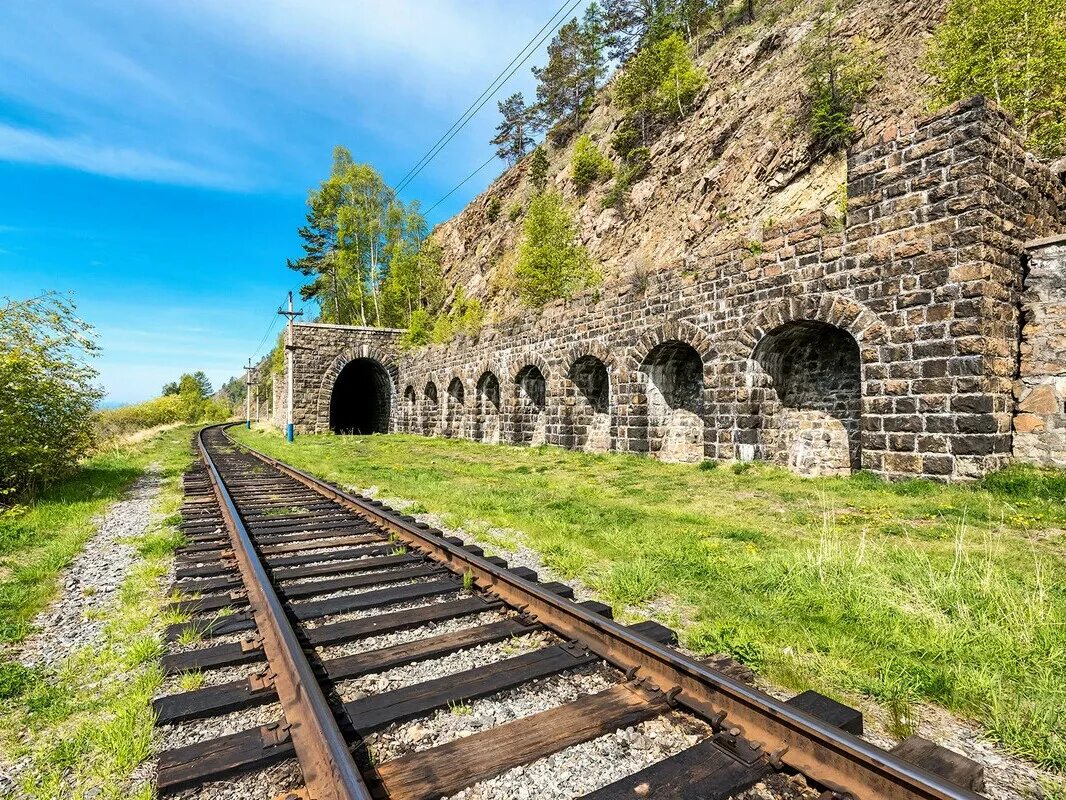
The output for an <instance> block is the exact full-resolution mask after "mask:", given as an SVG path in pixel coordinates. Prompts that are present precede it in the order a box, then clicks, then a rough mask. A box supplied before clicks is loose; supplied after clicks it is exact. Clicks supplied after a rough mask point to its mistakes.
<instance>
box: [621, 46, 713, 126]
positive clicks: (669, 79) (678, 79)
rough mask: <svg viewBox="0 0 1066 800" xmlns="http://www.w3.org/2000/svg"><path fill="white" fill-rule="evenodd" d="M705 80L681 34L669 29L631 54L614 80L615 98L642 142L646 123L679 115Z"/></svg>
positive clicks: (684, 110)
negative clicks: (662, 36)
mask: <svg viewBox="0 0 1066 800" xmlns="http://www.w3.org/2000/svg"><path fill="white" fill-rule="evenodd" d="M705 80H706V76H705V75H704V74H703V72H702V71H701V70H700V69H699V68H698V67H697V66H696V64H695V62H694V61H693V60H692V56H691V55H690V54H689V50H688V44H687V43H686V42H685V39H684V37H683V36H681V34H679V33H673V34H671V35H670V36H667V37H666V38H665V39H661V40H659V41H657V42H653V43H651V44H649V45H646V46H645V47H642V48H641V49H640V51H639V52H638V53H637V54H636V55H635V56H633V58H632V60H630V62H629V63H628V64H626V66H625V69H624V70H623V71H622V74H621V75H619V76H618V78H617V79H616V80H615V99H616V100H617V102H618V104H619V106H621V108H622V110H623V111H624V112H625V113H626V114H627V115H629V117H630V118H631V119H632V120H633V121H634V122H635V125H636V127H635V128H634V130H636V129H638V128H639V131H640V137H641V141H642V142H646V141H647V138H648V137H647V126H648V123H649V122H651V121H653V120H654V119H677V118H678V117H683V116H684V115H685V114H686V113H688V110H689V107H690V106H691V105H692V101H693V100H695V98H696V94H697V93H698V92H699V90H700V88H701V87H702V86H703V83H704V81H705Z"/></svg>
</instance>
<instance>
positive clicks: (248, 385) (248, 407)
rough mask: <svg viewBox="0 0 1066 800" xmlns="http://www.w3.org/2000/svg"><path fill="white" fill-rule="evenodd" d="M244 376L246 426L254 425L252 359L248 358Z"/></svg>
mask: <svg viewBox="0 0 1066 800" xmlns="http://www.w3.org/2000/svg"><path fill="white" fill-rule="evenodd" d="M244 369H245V376H244V427H246V428H251V427H252V359H250V358H249V359H248V366H246V367H245V368H244Z"/></svg>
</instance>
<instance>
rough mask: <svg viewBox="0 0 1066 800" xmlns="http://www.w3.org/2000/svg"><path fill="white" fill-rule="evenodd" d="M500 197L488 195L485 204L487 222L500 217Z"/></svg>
mask: <svg viewBox="0 0 1066 800" xmlns="http://www.w3.org/2000/svg"><path fill="white" fill-rule="evenodd" d="M500 205H501V204H500V198H498V197H495V196H493V197H490V198H489V202H488V205H486V206H485V217H486V218H487V219H488V221H489V222H495V221H496V220H498V219H499V218H500Z"/></svg>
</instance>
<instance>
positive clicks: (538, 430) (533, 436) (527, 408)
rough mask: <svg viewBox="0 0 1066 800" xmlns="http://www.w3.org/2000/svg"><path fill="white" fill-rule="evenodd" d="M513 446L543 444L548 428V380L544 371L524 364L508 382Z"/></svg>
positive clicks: (532, 365) (533, 365) (535, 366)
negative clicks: (511, 380) (510, 389)
mask: <svg viewBox="0 0 1066 800" xmlns="http://www.w3.org/2000/svg"><path fill="white" fill-rule="evenodd" d="M511 386H512V391H513V396H514V399H513V403H512V408H513V417H514V421H513V425H514V442H515V444H528V445H539V444H544V442H545V436H546V434H547V424H548V380H547V377H546V376H545V374H544V370H542V369H541V367H538V366H537V365H535V364H526V365H525V366H523V367H521V368H520V369H519V370H518V372H516V373H515V376H514V380H513V382H512V385H511Z"/></svg>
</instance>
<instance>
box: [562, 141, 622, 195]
mask: <svg viewBox="0 0 1066 800" xmlns="http://www.w3.org/2000/svg"><path fill="white" fill-rule="evenodd" d="M570 169H571V172H572V174H573V177H574V185H575V186H576V187H577V190H578V191H579V192H587V191H588V189H589V187H590V186H592V184H594V183H596V182H597V181H601V180H607V179H608V178H610V177H611V175H612V174H613V173H614V166H613V165H612V164H611V161H610V159H608V158H607V156H605V155H604V154H603V153H601V152H600V150H599V148H598V147H596V145H595V143H594V142H593V141H592V139H590V138H589V137H588V136H587V135H583V136H580V137H578V140H577V142H576V143H575V144H574V154H573V156H572V157H571V159H570Z"/></svg>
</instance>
